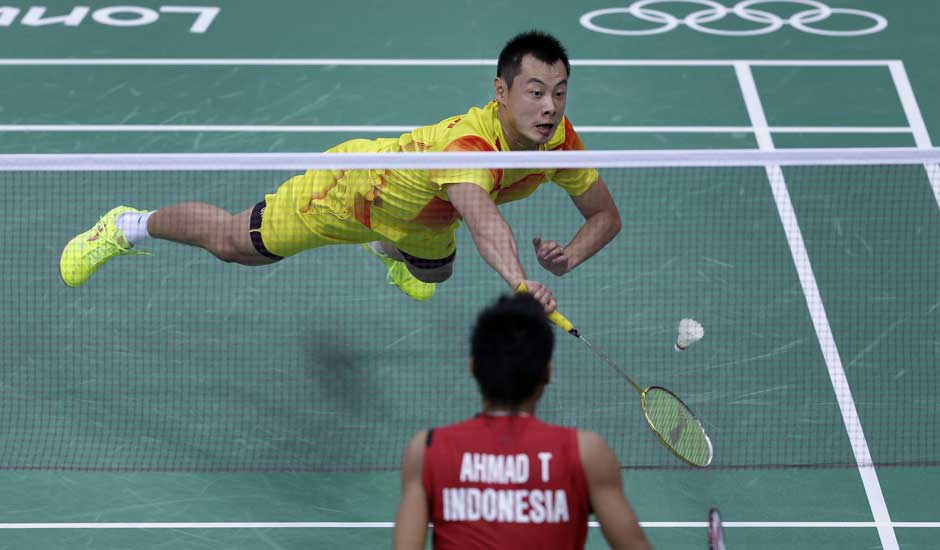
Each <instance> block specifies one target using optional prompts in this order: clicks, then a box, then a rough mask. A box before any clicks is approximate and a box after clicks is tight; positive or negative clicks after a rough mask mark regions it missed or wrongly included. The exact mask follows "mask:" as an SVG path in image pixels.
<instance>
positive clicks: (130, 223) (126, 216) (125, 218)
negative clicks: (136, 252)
mask: <svg viewBox="0 0 940 550" xmlns="http://www.w3.org/2000/svg"><path fill="white" fill-rule="evenodd" d="M154 212H156V210H154V211H153V212H145V213H143V214H140V213H138V212H125V213H123V214H121V215H120V216H118V219H117V222H116V223H117V226H118V229H120V230H121V231H123V232H124V237H125V238H126V239H127V242H129V243H131V246H134V245H137V244H138V243H141V242H143V241H145V240H147V239H149V238H150V233H149V232H148V231H147V220H149V219H150V216H152V215H153V213H154Z"/></svg>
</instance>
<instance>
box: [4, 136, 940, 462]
mask: <svg viewBox="0 0 940 550" xmlns="http://www.w3.org/2000/svg"><path fill="white" fill-rule="evenodd" d="M671 154H672V157H669V155H668V154H663V153H661V152H657V153H655V154H654V155H652V156H650V155H646V156H644V155H645V154H644V153H639V154H631V153H618V154H610V155H609V156H610V157H611V158H610V159H607V160H604V159H602V158H599V157H596V156H585V157H576V158H575V157H571V156H564V155H562V156H555V157H552V156H548V157H540V158H541V159H548V160H540V162H541V163H542V164H540V165H553V166H555V165H559V166H560V165H567V164H571V163H572V162H577V159H578V158H583V159H584V162H590V163H593V164H595V165H597V166H602V168H601V174H602V176H603V178H604V180H605V181H606V182H607V184H608V186H609V187H610V189H611V192H612V194H613V196H614V199H615V201H616V203H617V204H618V206H619V209H620V212H621V216H622V219H623V229H622V231H621V233H620V234H619V235H618V237H617V238H616V239H615V240H614V241H613V242H612V243H611V244H610V245H609V246H608V247H606V248H605V249H604V250H603V251H602V252H600V253H599V254H598V255H597V256H596V257H595V258H592V259H591V260H589V261H588V262H586V263H585V264H583V265H582V266H579V267H578V269H577V270H575V271H574V272H573V273H570V274H568V275H566V276H564V277H562V278H555V277H553V276H549V274H547V273H546V272H544V271H542V270H541V268H540V267H539V266H538V264H537V263H536V261H535V259H534V253H533V252H532V249H531V245H530V244H529V241H530V240H531V238H532V237H533V236H536V235H540V236H542V237H543V238H546V239H548V238H551V239H557V240H559V241H561V242H566V241H567V240H568V239H570V238H571V236H572V235H573V234H574V232H575V231H576V230H577V229H578V227H579V226H580V224H581V223H582V222H583V218H581V216H580V214H579V213H578V211H577V210H576V209H575V208H574V207H573V206H572V204H571V201H570V200H569V198H568V197H567V196H566V194H565V193H564V192H563V191H561V190H560V189H558V188H556V187H554V186H552V185H544V186H543V187H544V189H541V190H540V191H539V192H538V193H537V194H536V195H534V196H533V197H529V198H527V199H526V200H523V201H519V202H516V203H510V204H507V205H504V206H503V207H501V211H502V212H503V214H504V216H505V217H506V218H507V220H508V221H509V223H510V225H511V226H512V228H513V231H514V233H515V235H516V238H517V240H518V241H519V248H520V251H521V257H522V260H523V264H524V265H525V267H526V269H527V270H528V272H529V275H530V276H531V277H533V278H535V279H536V280H541V281H543V282H545V283H547V284H549V285H550V287H551V288H552V290H553V291H554V293H555V295H556V296H557V298H558V302H559V307H560V309H561V310H562V311H563V312H564V313H565V314H566V315H567V316H568V317H569V318H570V319H571V320H572V321H573V322H574V324H575V325H576V326H577V327H578V328H579V329H580V330H581V332H582V333H583V334H584V335H585V336H587V337H588V338H590V339H591V340H592V342H594V343H596V344H597V345H598V346H599V347H601V348H603V349H604V351H605V352H606V353H607V354H608V355H609V356H610V357H612V358H613V359H614V360H615V361H616V362H617V363H618V364H620V365H621V366H622V367H623V368H624V370H625V371H627V372H628V373H630V375H631V376H632V377H634V378H635V379H636V380H637V381H638V382H639V383H640V384H641V385H644V386H650V385H660V386H665V387H667V388H669V389H670V390H672V391H673V392H675V393H676V394H677V395H678V396H679V397H681V398H682V399H683V400H684V401H685V402H686V403H687V404H688V405H689V406H690V407H691V409H692V410H693V411H695V413H696V415H697V416H698V417H699V418H701V420H702V422H703V425H704V426H705V428H706V430H708V432H709V435H710V437H711V440H712V443H713V445H714V453H715V456H714V461H713V464H712V467H727V468H770V467H780V466H806V467H811V466H849V467H855V466H856V465H857V464H859V463H862V464H865V463H866V461H867V463H875V464H879V465H938V464H940V437H938V435H937V434H938V433H940V430H938V428H940V423H938V414H940V401H938V397H937V396H938V395H940V376H938V374H937V372H938V369H937V366H938V364H940V340H938V337H937V334H936V327H937V326H940V323H938V321H940V277H938V275H937V266H938V265H940V262H938V258H937V250H938V249H937V245H936V243H937V242H940V206H938V197H940V184H938V181H940V173H938V170H937V164H936V163H937V162H938V160H940V157H938V155H937V153H936V152H935V151H926V152H924V151H921V152H910V151H907V152H874V153H873V152H862V153H858V152H855V153H853V154H854V156H853V154H848V153H841V152H838V151H828V152H827V151H822V152H807V153H805V155H804V156H803V157H802V160H801V158H800V157H799V155H796V154H794V153H792V152H787V153H780V154H777V155H776V156H775V155H774V154H765V155H764V156H758V155H755V154H751V153H750V152H741V153H739V154H737V155H736V154H735V153H734V152H712V153H709V152H704V153H702V152H691V153H690V152H672V153H671ZM879 154H880V155H881V156H878V155H879ZM709 155H711V156H709ZM827 155H828V156H827ZM905 155H906V156H905ZM392 156H393V155H385V156H384V159H375V158H364V159H363V161H364V162H366V161H367V162H373V163H381V162H386V163H392V162H398V157H397V156H395V157H396V158H395V159H392V158H391V157H392ZM363 157H369V156H368V155H363ZM425 157H426V158H430V157H433V155H430V154H429V155H425ZM476 157H477V156H476V155H470V156H467V157H461V158H466V159H468V160H466V161H462V162H466V163H467V166H468V167H471V168H480V167H496V166H498V165H500V164H503V163H506V162H509V161H510V160H511V161H513V162H515V160H516V157H513V156H512V155H497V156H496V157H485V156H484V157H481V158H476ZM245 158H246V157H221V158H203V157H186V158H179V157H162V158H153V157H132V158H122V159H115V158H82V159H76V158H74V157H15V158H14V157H7V158H5V159H3V161H2V162H0V166H2V167H4V169H3V170H0V182H2V185H3V188H4V189H7V196H6V200H5V201H4V202H3V204H2V209H3V216H2V218H0V219H2V224H3V229H4V235H5V241H6V245H5V246H4V251H5V261H4V262H3V264H2V265H3V268H2V269H3V273H4V277H3V282H2V283H0V289H2V291H0V292H2V298H0V299H2V301H3V305H4V315H3V323H2V326H0V342H2V344H0V345H2V353H3V365H4V368H3V369H2V370H0V468H8V469H9V468H30V469H93V470H244V471H262V470H368V469H394V468H397V466H398V464H399V459H400V454H401V451H402V450H403V448H404V444H405V442H406V441H407V440H408V438H409V436H410V435H411V434H412V433H413V432H414V431H415V430H418V429H422V428H427V427H431V426H438V425H442V424H446V423H450V422H454V421H458V420H461V419H464V418H466V417H467V416H469V415H471V414H473V413H474V412H476V411H477V410H478V409H479V407H480V404H479V398H478V395H477V391H476V387H475V385H474V383H473V381H472V379H471V377H470V374H469V370H468V368H467V353H468V338H469V333H470V328H471V326H472V323H473V321H474V319H475V315H476V314H477V312H478V311H479V310H480V309H481V308H482V307H483V306H485V305H487V304H489V303H491V302H492V301H493V300H494V299H495V298H496V297H497V296H498V295H499V294H500V293H503V292H506V291H507V290H508V289H507V287H506V286H505V284H504V283H503V282H502V280H501V279H500V278H499V277H498V276H497V275H496V274H495V273H494V272H493V271H492V270H491V269H490V268H489V267H488V266H487V265H486V264H485V263H484V262H483V261H482V260H481V259H480V257H479V255H478V254H477V253H476V250H475V247H474V244H473V242H472V240H471V239H470V237H469V235H468V234H467V232H466V230H465V229H460V230H459V231H458V233H457V238H458V251H459V252H458V255H457V256H458V259H457V263H456V269H455V273H454V275H453V277H452V279H451V280H449V281H447V282H445V283H443V284H442V285H440V286H439V289H438V293H437V295H436V296H435V297H434V298H433V299H432V300H431V301H429V302H426V303H419V302H414V301H411V300H409V299H408V298H406V297H405V296H404V295H402V294H400V293H399V292H398V291H397V290H396V289H394V288H392V287H389V286H388V285H387V284H385V268H384V266H383V265H382V264H381V262H379V261H377V260H376V259H375V258H374V257H372V256H370V255H369V254H368V253H366V252H365V251H363V250H361V249H359V248H358V247H352V246H335V247H325V248H321V249H317V250H313V251H309V252H305V253H303V254H299V255H297V256H295V257H292V258H289V259H287V260H285V261H282V262H279V263H278V264H276V265H273V266H266V267H255V268H248V267H242V266H237V265H230V264H223V263H221V262H219V261H218V260H216V259H215V258H213V257H212V256H210V255H209V254H208V253H206V252H204V251H202V250H198V249H194V248H189V247H184V246H179V245H175V244H172V243H166V242H159V241H151V242H149V243H148V244H146V245H145V246H141V247H140V248H143V249H146V250H148V251H149V252H152V255H151V256H133V257H127V258H117V259H115V260H113V261H112V262H111V263H109V264H108V265H106V266H104V267H103V268H102V269H101V270H100V271H99V272H98V273H97V274H96V275H95V276H94V277H93V278H92V279H91V280H90V281H89V282H88V283H87V284H86V285H85V286H83V287H81V288H79V289H70V288H66V287H65V286H64V285H62V283H61V282H60V280H59V275H58V272H57V261H58V256H59V253H60V251H61V249H62V246H63V245H64V244H65V243H66V242H67V241H68V240H69V239H70V238H71V237H72V236H74V235H75V234H77V233H79V232H80V231H84V230H85V229H87V228H88V227H90V226H91V225H92V224H93V223H94V222H95V220H96V219H97V218H98V217H99V216H100V215H102V214H103V213H104V212H106V211H107V210H109V209H110V208H112V207H113V206H115V205H118V204H129V205H132V206H135V207H139V208H146V209H154V208H158V207H162V206H165V205H169V204H173V203H177V202H181V201H191V200H198V201H205V202H209V203H214V204H217V205H219V206H221V207H222V208H225V209H227V210H229V211H231V212H237V211H241V210H243V209H245V208H246V207H248V206H250V205H252V204H254V203H256V202H257V201H259V200H261V199H262V198H263V195H264V193H268V192H271V191H272V190H273V189H274V188H276V187H277V185H278V184H280V183H281V182H283V181H285V180H286V179H287V178H289V177H290V176H292V175H294V174H296V173H297V172H298V167H299V166H311V165H316V163H317V162H329V163H334V164H335V163H343V164H347V165H346V166H345V167H346V168H349V169H352V168H357V167H360V165H357V164H355V163H353V161H352V160H350V159H347V158H340V157H337V156H334V157H331V159H327V160H326V161H324V160H323V158H321V157H316V156H303V157H298V158H291V159H285V158H282V157H277V158H272V157H251V158H250V162H246V163H241V161H242V160H244V159H245ZM337 159H338V160H337ZM471 159H472V161H473V162H472V163H471ZM507 159H508V160H507ZM573 159H574V160H573ZM444 160H447V159H444ZM549 160H550V161H551V163H557V164H549ZM434 161H435V162H436V159H434ZM602 161H603V162H602ZM427 162H429V161H427ZM450 162H453V160H452V159H451V160H450ZM520 162H525V159H523V160H520ZM348 163H352V164H348ZM471 164H472V166H470V165H471ZM530 165H531V164H530ZM778 167H779V168H778ZM686 317H688V318H694V319H696V320H698V321H699V322H701V323H702V325H703V326H704V327H705V337H704V339H703V340H702V341H701V342H697V343H695V344H693V345H692V346H690V347H689V349H688V350H686V351H684V352H681V353H677V352H676V351H674V347H673V345H674V343H675V339H676V335H677V334H676V330H677V329H676V326H677V322H678V321H679V320H680V319H682V318H686ZM637 399H638V398H637V396H636V394H635V392H634V391H633V390H632V389H631V388H630V387H629V386H628V385H627V383H626V382H624V381H623V380H622V379H621V378H620V377H619V376H618V375H617V374H616V373H614V372H612V371H611V370H610V369H608V368H606V366H605V365H604V364H603V363H602V362H601V361H600V360H599V359H597V358H596V357H594V356H593V354H591V353H589V352H588V351H587V350H585V349H584V347H583V346H581V345H580V344H579V343H578V342H576V341H575V339H574V338H569V337H567V336H566V335H564V334H563V333H559V336H558V339H557V344H556V352H555V371H554V377H553V380H552V383H551V385H550V386H549V387H548V391H547V392H546V395H545V397H544V398H543V400H542V402H541V404H540V407H539V410H538V414H539V416H540V417H542V418H543V419H545V420H547V421H550V422H555V423H561V424H567V425H576V426H579V427H581V428H584V429H590V430H595V431H597V432H599V433H600V434H601V435H602V436H604V437H605V438H606V439H607V441H608V442H609V443H610V445H611V447H612V448H613V449H614V450H615V452H616V453H617V455H618V457H619V459H620V461H621V463H622V465H623V466H624V467H626V468H685V467H687V466H685V465H684V464H682V463H680V462H679V461H678V460H677V459H676V458H675V457H673V456H672V455H671V454H670V453H668V451H666V450H665V449H663V448H662V447H661V446H660V444H659V442H658V441H656V439H655V437H653V435H652V434H650V433H649V431H648V428H647V426H646V423H645V422H644V419H643V417H642V414H641V412H640V408H639V406H638V402H637Z"/></svg>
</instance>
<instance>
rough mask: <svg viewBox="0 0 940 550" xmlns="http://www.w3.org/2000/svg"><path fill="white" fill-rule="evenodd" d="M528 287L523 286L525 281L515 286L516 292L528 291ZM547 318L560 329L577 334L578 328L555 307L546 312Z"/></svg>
mask: <svg viewBox="0 0 940 550" xmlns="http://www.w3.org/2000/svg"><path fill="white" fill-rule="evenodd" d="M528 291H529V288H528V287H527V286H525V282H521V283H519V286H517V287H516V292H528ZM548 320H549V321H551V322H552V323H554V324H555V326H557V327H558V328H560V329H562V330H563V331H565V332H568V333H571V334H574V335H575V336H577V335H578V329H576V328H574V325H573V324H572V323H571V321H569V320H568V318H567V317H565V316H564V315H562V314H561V312H560V311H558V310H557V309H556V310H555V311H553V312H551V313H549V314H548Z"/></svg>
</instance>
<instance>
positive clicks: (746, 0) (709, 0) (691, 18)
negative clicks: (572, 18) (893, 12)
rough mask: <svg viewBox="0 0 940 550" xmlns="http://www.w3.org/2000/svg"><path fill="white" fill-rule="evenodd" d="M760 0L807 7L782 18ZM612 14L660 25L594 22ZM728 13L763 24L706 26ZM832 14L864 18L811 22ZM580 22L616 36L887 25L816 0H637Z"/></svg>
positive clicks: (877, 27)
mask: <svg viewBox="0 0 940 550" xmlns="http://www.w3.org/2000/svg"><path fill="white" fill-rule="evenodd" d="M655 4H692V5H694V6H704V7H705V9H701V10H697V11H694V12H692V13H690V14H688V15H686V16H685V17H681V18H680V17H677V16H675V15H672V14H670V13H667V12H664V11H661V10H658V9H652V8H650V7H648V6H653V5H655ZM760 4H796V5H798V6H806V7H807V8H808V9H805V10H802V11H799V12H797V13H794V14H793V15H791V16H790V17H788V18H783V17H780V16H779V15H776V14H774V13H771V12H769V11H764V10H761V9H754V7H753V6H757V5H760ZM614 14H625V15H629V16H632V17H634V18H636V19H639V20H641V21H646V22H648V23H657V24H659V25H660V26H659V27H653V28H651V29H637V30H627V29H617V28H609V27H604V26H602V25H599V24H597V23H595V22H594V19H596V18H598V17H602V16H605V15H614ZM728 14H733V15H734V16H735V17H737V18H739V19H742V20H744V21H749V22H751V23H757V24H760V25H763V26H762V27H758V28H756V29H744V30H738V29H716V28H710V27H706V26H705V25H707V24H709V23H713V22H715V21H718V20H719V19H724V18H725V17H726V16H728ZM832 15H846V16H851V17H855V18H861V19H864V20H867V21H866V25H865V26H863V27H862V28H859V29H856V30H828V29H820V28H817V27H815V26H812V25H814V24H815V23H819V22H821V21H823V20H825V19H828V18H829V17H831V16H832ZM580 22H581V26H583V27H585V28H586V29H589V30H592V31H594V32H600V33H605V34H614V35H619V36H649V35H653V34H662V33H665V32H669V31H671V30H673V29H675V28H676V27H678V26H679V25H685V26H686V27H688V28H690V29H692V30H696V31H698V32H703V33H706V34H714V35H720V36H756V35H760V34H770V33H772V32H775V31H778V30H780V29H781V28H782V27H783V26H784V25H790V26H791V27H793V28H794V29H796V30H798V31H802V32H805V33H809V34H817V35H822V36H862V35H865V34H875V33H877V32H881V31H882V30H884V28H885V27H887V26H888V20H887V19H885V18H884V17H882V16H881V15H878V14H877V13H872V12H870V11H864V10H856V9H849V8H831V7H829V6H827V5H826V4H823V3H822V2H818V1H817V0H742V1H741V2H738V3H737V4H736V5H735V6H734V7H732V8H729V7H727V6H725V5H723V4H719V3H718V2H715V1H714V0H638V1H637V2H634V3H632V4H630V5H629V6H627V7H625V8H604V9H600V10H594V11H590V12H588V13H585V14H584V15H582V16H581V19H580Z"/></svg>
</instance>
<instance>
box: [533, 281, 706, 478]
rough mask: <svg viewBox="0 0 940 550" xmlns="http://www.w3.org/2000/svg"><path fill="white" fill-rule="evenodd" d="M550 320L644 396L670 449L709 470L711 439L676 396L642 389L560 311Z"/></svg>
mask: <svg viewBox="0 0 940 550" xmlns="http://www.w3.org/2000/svg"><path fill="white" fill-rule="evenodd" d="M516 291H517V292H528V288H526V286H525V283H521V284H520V285H519V287H518V288H517V289H516ZM548 319H549V320H550V321H551V322H552V323H554V324H555V325H557V326H558V327H560V328H561V329H562V330H564V331H565V332H567V333H568V334H570V335H572V336H574V337H575V338H577V339H578V340H580V341H581V342H582V343H583V344H584V345H585V346H587V347H588V349H590V350H591V351H592V352H593V353H594V354H595V355H596V356H598V357H600V358H601V360H602V361H603V362H604V363H605V364H606V365H607V366H608V367H610V368H611V369H613V370H614V372H616V373H617V374H619V375H620V376H622V377H623V378H624V379H626V381H627V382H629V383H630V386H631V387H632V388H633V389H634V390H636V392H637V393H638V394H640V407H641V408H642V409H643V418H645V419H646V423H647V424H648V425H649V427H650V429H651V430H653V433H654V434H656V437H657V438H658V439H659V442H660V443H662V444H663V446H665V447H666V448H667V449H669V450H670V451H671V452H672V454H674V455H675V456H676V457H677V458H678V459H679V460H681V461H683V462H685V463H686V464H689V465H691V466H698V467H705V466H708V465H709V464H711V462H712V457H713V454H714V453H713V450H712V442H711V440H710V439H709V438H708V434H707V433H706V432H705V428H704V427H703V426H702V423H701V422H700V421H699V419H698V418H697V417H696V416H695V414H694V413H693V412H692V410H691V409H689V407H688V405H686V404H685V403H684V402H683V401H682V400H681V399H679V397H678V396H677V395H676V394H674V393H672V392H671V391H669V390H668V389H666V388H664V387H662V386H649V387H646V388H643V387H641V386H640V385H639V384H637V383H636V382H635V381H634V380H633V379H632V378H630V376H629V375H628V374H627V373H626V372H625V371H624V370H623V369H622V368H620V367H619V366H618V365H617V364H616V363H614V362H613V361H612V360H611V359H610V357H608V356H607V354H606V353H604V352H603V351H601V350H600V349H598V348H596V347H594V345H592V344H591V343H590V342H588V341H587V340H585V339H584V336H582V335H581V332H580V331H579V330H578V329H577V328H575V326H574V325H573V324H572V323H571V321H569V320H568V319H567V318H566V317H565V316H564V315H562V314H561V312H559V311H558V310H557V309H556V310H555V311H553V312H552V313H551V314H549V316H548Z"/></svg>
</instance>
